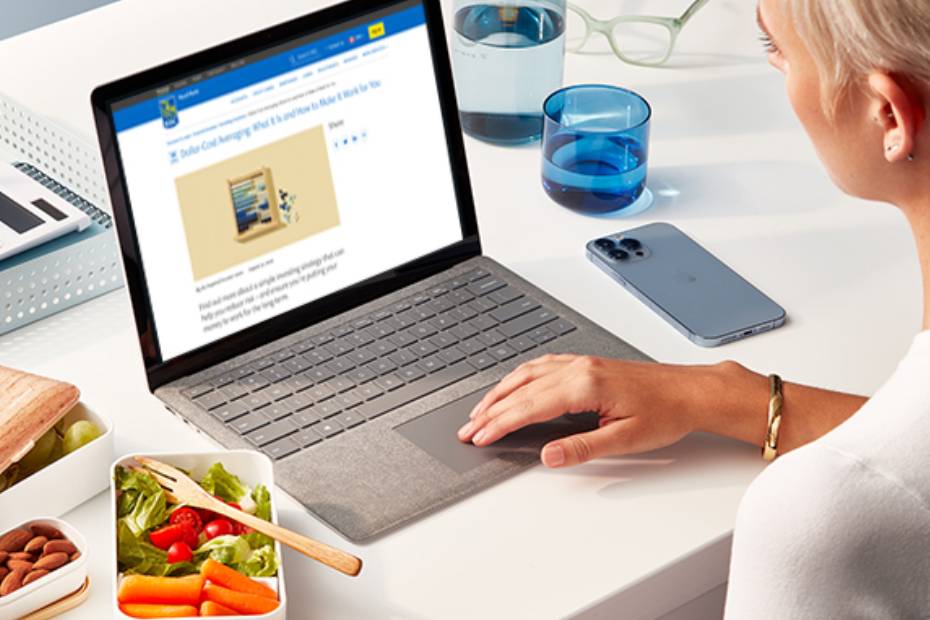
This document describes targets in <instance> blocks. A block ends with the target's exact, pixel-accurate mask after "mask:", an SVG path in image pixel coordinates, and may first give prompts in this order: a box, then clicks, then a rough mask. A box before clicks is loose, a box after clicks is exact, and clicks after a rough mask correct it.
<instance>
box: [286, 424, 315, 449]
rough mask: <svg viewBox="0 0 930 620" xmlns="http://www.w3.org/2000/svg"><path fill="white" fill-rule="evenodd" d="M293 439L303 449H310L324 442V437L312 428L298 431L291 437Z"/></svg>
mask: <svg viewBox="0 0 930 620" xmlns="http://www.w3.org/2000/svg"><path fill="white" fill-rule="evenodd" d="M291 439H292V440H293V441H294V442H295V443H297V444H299V445H300V447H301V448H309V447H310V446H315V445H316V444H318V443H320V442H321V441H323V437H322V436H321V435H320V434H319V433H317V432H316V431H315V430H313V429H312V428H305V429H303V430H301V431H297V433H296V434H294V435H292V436H291Z"/></svg>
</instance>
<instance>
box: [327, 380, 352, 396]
mask: <svg viewBox="0 0 930 620" xmlns="http://www.w3.org/2000/svg"><path fill="white" fill-rule="evenodd" d="M324 385H325V386H326V387H327V388H329V389H330V390H332V391H333V392H334V393H336V394H338V393H339V392H345V391H346V390H351V389H352V388H354V387H355V383H354V382H352V381H351V380H350V379H348V378H347V377H333V378H332V379H330V380H329V381H327V382H326V383H325V384H324Z"/></svg>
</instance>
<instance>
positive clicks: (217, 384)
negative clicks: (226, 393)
mask: <svg viewBox="0 0 930 620" xmlns="http://www.w3.org/2000/svg"><path fill="white" fill-rule="evenodd" d="M235 380H236V378H235V377H234V376H233V375H232V374H230V373H223V374H222V375H220V376H219V377H214V378H213V379H212V380H211V381H210V385H212V386H213V387H214V388H221V387H223V386H224V385H229V384H230V383H232V382H233V381H235Z"/></svg>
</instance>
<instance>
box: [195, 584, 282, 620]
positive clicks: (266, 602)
mask: <svg viewBox="0 0 930 620" xmlns="http://www.w3.org/2000/svg"><path fill="white" fill-rule="evenodd" d="M203 598H204V600H207V601H213V602H214V603H219V604H220V605H223V606H225V607H229V608H230V609H232V610H233V611H235V612H237V613H240V614H242V615H244V616H256V615H259V614H267V613H268V612H270V611H274V610H275V609H277V608H278V601H273V600H271V599H270V598H267V597H264V596H256V595H254V594H248V593H246V592H236V591H235V590H230V589H229V588H224V587H223V586H217V585H214V584H212V583H208V584H207V585H205V586H204V587H203Z"/></svg>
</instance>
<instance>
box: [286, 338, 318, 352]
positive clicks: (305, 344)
mask: <svg viewBox="0 0 930 620" xmlns="http://www.w3.org/2000/svg"><path fill="white" fill-rule="evenodd" d="M315 346H316V345H315V344H313V340H311V339H310V338H307V339H306V340H303V341H301V342H298V343H297V344H295V345H294V346H292V347H291V351H293V352H294V353H297V354H300V355H302V354H304V353H306V352H307V351H309V350H310V349H312V348H313V347H315Z"/></svg>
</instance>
